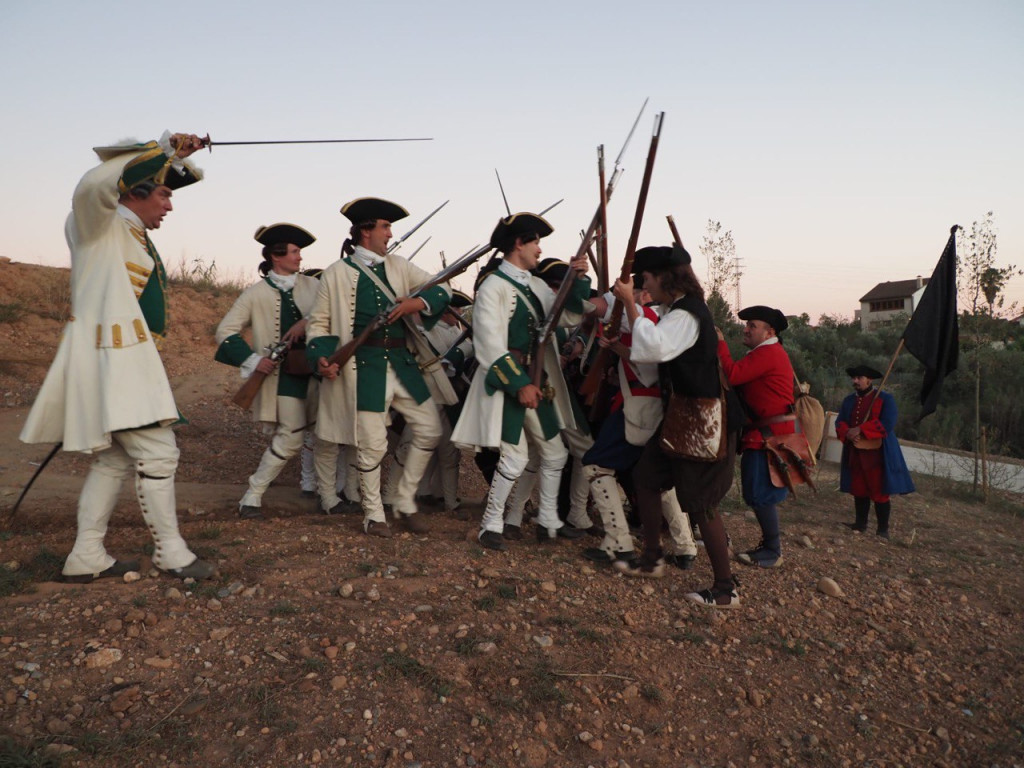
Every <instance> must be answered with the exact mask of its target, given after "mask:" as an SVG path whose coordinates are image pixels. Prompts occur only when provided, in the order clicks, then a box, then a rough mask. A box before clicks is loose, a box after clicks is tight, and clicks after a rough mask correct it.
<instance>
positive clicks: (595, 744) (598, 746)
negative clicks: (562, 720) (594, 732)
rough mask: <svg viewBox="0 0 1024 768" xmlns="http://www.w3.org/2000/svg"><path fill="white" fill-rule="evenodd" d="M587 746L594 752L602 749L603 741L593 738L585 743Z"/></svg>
mask: <svg viewBox="0 0 1024 768" xmlns="http://www.w3.org/2000/svg"><path fill="white" fill-rule="evenodd" d="M587 746H588V747H590V748H591V749H592V750H594V751H595V752H600V751H601V750H602V749H604V742H603V741H601V740H600V739H594V740H593V741H591V742H590V743H589V744H587Z"/></svg>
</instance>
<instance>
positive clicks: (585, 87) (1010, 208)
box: [0, 0, 1024, 321]
mask: <svg viewBox="0 0 1024 768" xmlns="http://www.w3.org/2000/svg"><path fill="white" fill-rule="evenodd" d="M160 8H161V6H153V7H144V6H140V5H139V4H137V3H127V2H120V0H109V1H108V2H104V3H102V4H99V3H82V2H80V0H74V1H73V2H72V1H58V0H4V2H3V3H2V4H0V71H2V72H3V73H4V76H3V78H0V105H2V110H3V121H2V124H3V130H2V133H0V135H2V136H3V140H4V154H5V162H4V168H3V173H2V176H0V255H2V256H7V257H10V258H11V259H13V260H15V261H22V262H34V263H42V264H50V265H63V266H66V265H68V264H69V263H70V261H69V255H68V251H67V246H66V244H65V242H64V235H63V227H64V220H65V218H66V216H67V213H68V211H69V209H70V201H71V194H72V192H73V190H74V187H75V185H76V184H77V182H78V180H79V178H81V176H82V174H84V173H85V172H86V171H87V170H88V169H89V168H90V167H91V166H92V165H94V164H95V163H96V158H95V155H94V154H93V153H92V151H91V147H93V146H98V145H104V144H110V143H114V142H117V141H119V140H122V139H125V138H136V139H139V140H148V139H152V138H157V137H158V136H159V135H160V134H161V133H162V132H163V131H164V130H165V129H169V130H171V131H180V132H189V133H197V134H199V135H206V134H207V133H208V134H209V135H210V137H211V138H212V139H213V141H215V142H216V141H225V142H228V141H248V140H268V139H325V138H374V137H376V138H397V137H432V139H433V140H432V141H429V142H409V143H381V144H333V145H309V146H307V145H303V146H270V147H267V146H225V147H214V149H213V151H212V152H211V153H206V152H203V153H201V154H197V155H196V156H195V159H196V161H197V162H198V164H199V165H200V166H201V167H202V169H203V170H204V171H205V173H206V178H205V179H204V181H203V182H202V183H200V184H197V185H194V186H191V187H189V188H186V189H182V190H180V191H179V192H178V193H177V194H176V195H175V196H174V204H175V210H174V212H172V213H171V214H170V215H169V216H168V217H167V218H166V219H165V221H164V223H163V226H162V227H161V228H160V230H159V231H158V232H156V233H154V234H153V240H154V242H155V243H156V245H157V247H158V248H159V250H160V253H161V255H162V257H163V259H164V261H165V262H166V263H168V265H170V266H171V267H174V266H175V265H179V264H181V263H185V264H186V265H187V266H193V265H196V264H199V265H202V266H204V267H205V266H207V265H209V264H215V265H216V268H217V272H218V274H220V275H223V276H231V277H235V276H237V277H241V278H243V279H245V280H247V281H248V280H250V279H251V280H255V279H257V274H256V267H257V265H258V264H259V262H260V255H259V250H260V246H259V245H258V244H257V243H256V242H255V241H254V240H253V239H252V236H253V234H254V232H255V231H256V229H257V228H258V227H260V226H261V225H267V224H272V223H275V222H282V221H285V222H292V223H295V224H298V225H300V226H302V227H304V228H306V229H308V230H310V231H311V232H312V233H313V234H314V235H315V236H316V237H317V238H318V240H317V242H316V243H314V244H313V245H311V246H310V247H308V248H307V249H305V251H304V252H303V257H304V266H309V267H313V266H319V267H324V266H327V265H328V264H330V263H331V262H332V261H333V260H334V259H336V258H337V257H338V251H339V247H340V245H341V242H342V240H343V239H344V238H345V236H346V234H347V229H348V222H347V221H346V220H345V219H344V218H343V217H342V216H341V215H340V214H339V209H340V207H341V206H342V205H343V204H344V203H345V202H347V201H348V200H351V199H353V198H357V197H365V196H378V197H384V198H386V199H389V200H393V201H395V202H398V203H400V204H401V205H403V206H404V207H406V208H407V209H408V210H409V211H410V217H409V218H408V219H407V220H405V221H402V222H398V223H396V225H395V227H394V230H395V234H396V236H401V235H402V234H404V233H405V232H406V231H408V229H409V228H411V227H412V226H413V225H414V224H415V223H416V222H418V221H419V220H420V219H421V218H422V217H424V216H426V215H427V214H428V213H429V212H430V211H431V210H433V209H434V208H436V207H437V206H438V205H440V204H441V203H443V202H444V201H445V200H450V201H451V202H450V203H449V204H448V205H447V206H446V207H445V208H444V210H442V211H441V212H440V213H439V214H438V215H437V216H436V217H435V218H434V219H433V220H431V221H430V222H429V223H428V224H426V225H425V226H424V227H423V228H422V229H421V230H419V231H418V232H416V233H415V234H414V235H413V236H412V237H410V238H409V240H408V241H406V243H405V244H404V245H403V246H402V249H401V251H400V252H402V253H405V254H407V255H408V254H409V253H411V252H412V251H413V250H414V249H415V248H416V247H417V246H419V245H420V243H422V242H423V240H424V239H426V237H427V236H430V237H431V240H430V242H429V243H428V244H427V246H426V247H425V248H424V249H423V250H421V251H420V253H419V254H418V255H417V256H416V260H415V263H417V264H419V265H420V266H422V267H423V268H424V269H427V270H428V271H430V272H434V271H437V270H438V269H440V267H441V257H440V252H441V251H444V252H445V254H446V256H447V258H448V260H449V261H451V260H452V259H453V258H454V257H457V256H458V255H461V254H462V253H464V252H466V251H468V250H469V249H470V248H472V247H473V246H475V245H477V244H480V243H483V242H486V240H487V238H488V237H489V236H490V233H491V230H492V229H493V227H494V225H495V223H496V222H497V220H498V218H499V217H500V216H502V215H504V213H505V210H504V204H503V202H502V198H501V194H500V192H499V190H498V186H497V182H496V180H495V169H497V170H498V171H499V172H500V174H501V178H502V181H503V183H504V187H505V192H506V195H507V196H508V201H509V205H510V206H511V208H512V210H513V211H523V210H526V211H537V210H540V209H542V208H544V207H546V206H548V205H550V204H551V203H554V202H555V201H557V200H559V199H564V202H563V203H561V204H560V205H559V206H558V207H556V208H555V209H553V210H552V211H551V212H550V213H549V214H548V216H547V218H548V220H549V221H550V222H551V224H552V225H553V226H554V228H555V233H554V234H553V235H551V237H549V238H547V239H546V240H545V241H544V243H543V249H544V255H545V256H557V257H560V258H569V257H571V256H572V255H573V254H574V253H575V251H576V248H577V246H578V244H579V232H580V230H581V229H584V228H586V226H587V225H588V224H589V222H590V220H591V218H592V216H593V214H594V211H595V208H596V206H597V203H598V189H599V186H598V180H597V147H598V145H602V144H603V145H604V146H605V154H606V163H607V166H608V173H609V174H610V173H611V167H612V164H613V162H614V160H615V158H616V156H617V155H618V154H619V151H620V149H621V147H622V143H623V141H624V140H625V138H626V135H627V133H628V131H629V128H630V126H631V125H632V123H633V121H634V119H635V117H636V114H637V112H638V111H639V109H640V107H641V105H642V104H643V102H644V100H645V99H647V98H649V99H650V101H649V104H648V107H647V109H646V111H645V113H644V115H643V116H642V118H641V120H640V125H639V127H638V128H637V130H636V134H635V135H634V137H633V140H632V142H631V143H630V145H629V146H628V148H627V149H626V152H625V153H624V156H623V158H622V167H623V168H624V173H623V176H622V179H621V182H620V184H619V186H618V188H617V189H616V191H615V194H614V197H613V199H612V201H611V204H610V206H609V242H610V254H611V257H610V261H611V265H612V272H613V274H615V273H616V272H617V271H618V268H619V266H620V265H621V262H622V257H623V255H624V253H625V250H626V245H627V242H628V240H629V235H630V232H631V228H632V225H633V220H634V214H635V210H636V206H637V198H638V194H639V188H640V183H641V179H642V177H643V169H644V165H645V161H646V157H647V152H648V149H649V145H650V138H651V131H652V127H653V124H654V118H655V115H656V114H657V113H658V112H664V113H665V118H664V125H663V128H662V132H661V137H660V142H659V147H658V151H657V156H656V159H655V164H654V170H653V178H652V184H651V189H650V194H649V196H648V199H647V205H646V211H645V215H644V218H643V226H642V229H641V232H640V236H639V245H640V246H641V247H642V246H644V245H664V244H668V243H669V242H670V233H669V230H668V227H667V224H666V222H665V216H666V215H669V214H671V215H672V216H673V217H674V218H675V221H676V224H677V226H678V227H679V230H680V232H681V235H682V238H683V241H684V243H685V244H686V246H687V248H688V250H689V251H690V252H691V254H692V255H693V258H694V268H695V270H696V271H697V273H698V276H701V277H703V276H704V274H705V268H706V263H705V260H704V258H703V257H702V256H701V254H700V250H699V245H700V243H701V240H702V239H703V237H704V234H705V232H706V230H707V225H708V221H709V220H713V221H717V222H720V223H721V225H722V230H723V231H730V232H731V233H732V236H733V239H734V241H735V244H736V255H737V256H738V257H739V259H740V260H741V261H740V263H741V266H742V271H743V277H742V280H741V284H740V291H741V294H740V303H741V304H742V305H743V306H748V305H752V304H768V305H771V306H775V307H779V308H780V309H782V310H783V311H784V312H785V313H787V314H800V313H803V312H806V313H807V314H809V315H810V317H811V318H812V320H813V321H816V320H817V318H818V317H819V316H820V315H822V314H831V315H839V316H843V317H847V318H852V316H853V312H854V310H855V309H857V308H859V304H858V299H859V298H860V296H862V295H863V294H865V293H867V292H868V291H869V290H870V289H871V288H872V287H873V286H874V285H875V284H876V283H878V282H882V281H886V280H904V279H911V278H913V277H916V276H917V275H924V276H927V275H929V274H931V271H932V269H933V268H934V266H935V263H936V261H937V260H938V258H939V255H940V253H941V252H942V249H943V246H944V245H945V242H946V240H947V238H948V236H949V229H950V227H951V226H952V225H954V224H960V225H962V226H964V227H965V228H967V229H970V225H971V223H972V222H974V221H978V220H981V219H983V218H984V216H985V214H986V213H987V212H988V211H993V214H994V215H993V218H994V221H995V225H996V229H997V232H998V246H999V251H998V255H997V263H998V264H999V265H1006V264H1017V265H1018V266H1024V183H1022V182H1024V173H1022V171H1024V139H1022V138H1021V137H1024V45H1022V44H1021V41H1022V40H1024V4H1022V3H1020V2H1017V0H1005V1H999V0H973V1H972V2H949V1H946V0H929V1H927V2H925V1H924V0H921V1H920V2H909V1H908V2H901V1H900V0H884V1H882V0H866V1H865V2H850V3H823V2H820V1H817V0H816V1H814V2H784V1H781V0H780V2H774V3H765V2H747V1H746V0H736V1H734V2H721V3H710V2H707V1H706V0H703V1H702V2H690V0H672V1H665V2H650V1H647V0H633V2H629V3H622V2H608V1H607V0H580V1H577V0H548V1H547V2H535V1H534V0H525V1H524V2H517V3H514V4H513V3H507V4H498V3H486V2H479V1H477V2H466V1H464V0H437V1H436V2H434V3H423V2H410V1H408V0H393V1H392V2H390V3H387V4H366V5H364V4H359V5H356V4H353V3H347V2H337V0H333V2H305V1H304V0H293V1H292V2H289V3H279V2H265V1H264V0H250V1H249V2H245V3H239V2H216V1H215V0H211V1H209V2H204V3H202V4H201V5H200V6H197V10H195V11H192V10H191V6H188V5H184V6H182V5H180V4H179V5H173V4H172V5H167V6H163V8H164V10H160ZM0 268H2V267H0ZM472 274H473V273H472V271H471V272H470V273H469V274H468V275H467V277H466V278H464V279H462V280H458V281H456V284H457V285H461V287H463V288H465V287H467V285H471V278H472ZM1007 296H1008V299H1009V300H1015V301H1018V302H1021V303H1022V304H1024V278H1021V277H1017V278H1015V279H1013V280H1012V281H1011V282H1010V284H1009V286H1008V289H1007ZM727 298H728V299H729V300H730V301H732V302H734V301H735V297H734V296H728V297H727Z"/></svg>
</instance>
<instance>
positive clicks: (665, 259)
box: [633, 245, 690, 275]
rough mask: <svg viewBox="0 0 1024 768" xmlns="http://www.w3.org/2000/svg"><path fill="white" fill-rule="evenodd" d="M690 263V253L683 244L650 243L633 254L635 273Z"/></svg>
mask: <svg viewBox="0 0 1024 768" xmlns="http://www.w3.org/2000/svg"><path fill="white" fill-rule="evenodd" d="M689 263H690V254H689V253H688V252H687V250H686V249H685V248H683V247H682V246H681V245H649V246H647V247H646V248H641V249H639V250H638V251H637V252H636V253H635V254H633V274H634V275H639V274H640V273H641V272H655V271H657V270H659V269H669V268H671V267H675V266H685V265H686V264H689Z"/></svg>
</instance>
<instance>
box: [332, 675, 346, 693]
mask: <svg viewBox="0 0 1024 768" xmlns="http://www.w3.org/2000/svg"><path fill="white" fill-rule="evenodd" d="M347 685H348V678H347V677H345V676H344V675H335V676H334V677H332V678H331V690H332V691H340V690H342V689H343V688H344V687H345V686H347Z"/></svg>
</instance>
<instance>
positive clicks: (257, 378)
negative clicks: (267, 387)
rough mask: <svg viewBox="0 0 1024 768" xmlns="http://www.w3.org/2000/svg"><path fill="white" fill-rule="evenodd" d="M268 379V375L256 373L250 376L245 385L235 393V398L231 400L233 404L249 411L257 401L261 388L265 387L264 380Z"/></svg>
mask: <svg viewBox="0 0 1024 768" xmlns="http://www.w3.org/2000/svg"><path fill="white" fill-rule="evenodd" d="M266 378H267V374H265V373H260V372H259V371H256V372H254V373H253V374H252V376H250V377H249V378H248V379H247V380H246V382H245V384H243V385H242V386H241V387H239V388H238V391H237V392H235V396H234V397H232V398H231V402H232V403H234V404H235V405H237V406H240V407H241V408H245V409H246V410H248V409H249V408H251V407H252V401H253V400H255V399H256V394H257V393H258V392H259V391H260V387H262V386H263V381H264V379H266Z"/></svg>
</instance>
